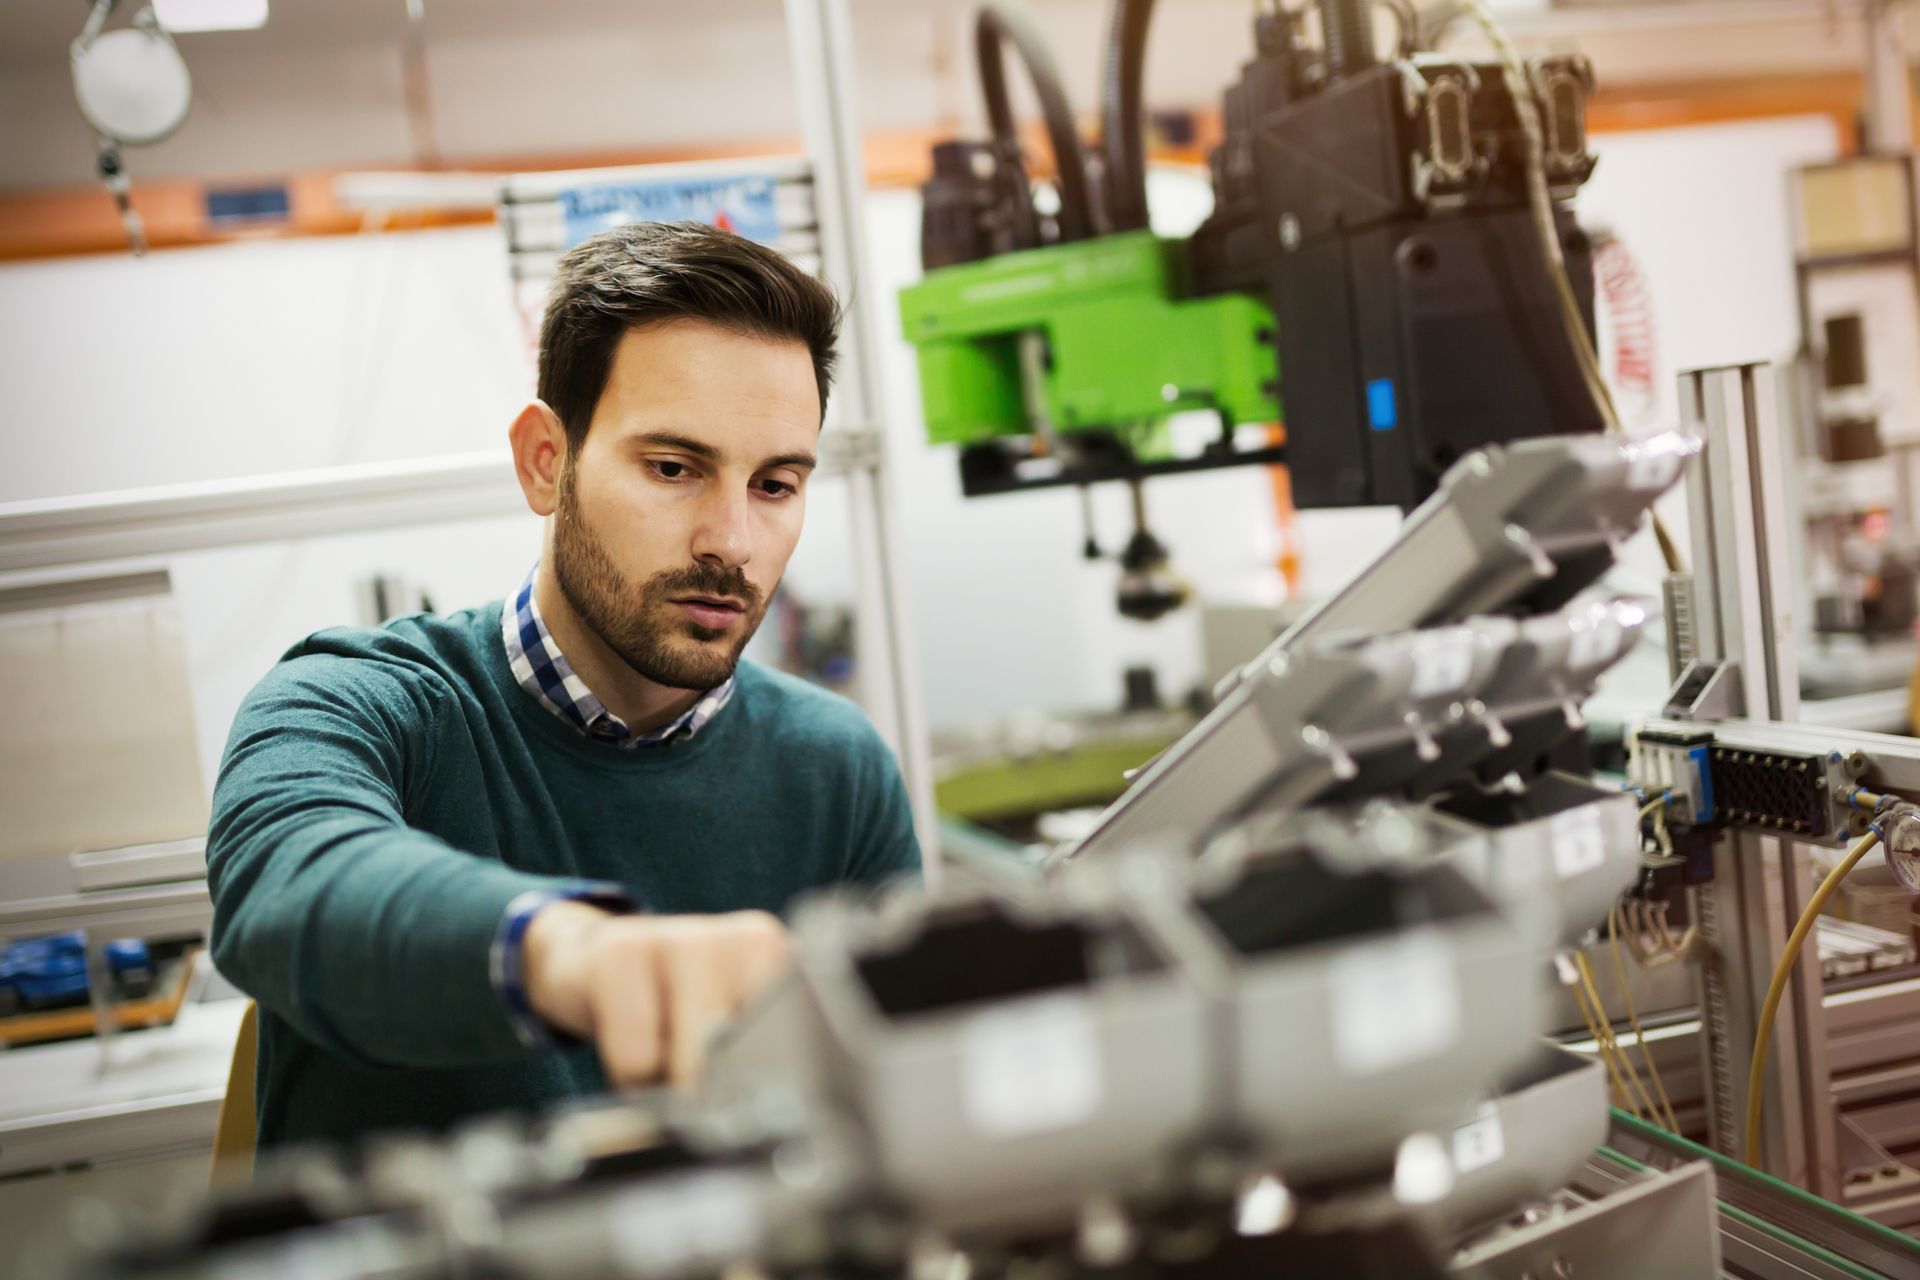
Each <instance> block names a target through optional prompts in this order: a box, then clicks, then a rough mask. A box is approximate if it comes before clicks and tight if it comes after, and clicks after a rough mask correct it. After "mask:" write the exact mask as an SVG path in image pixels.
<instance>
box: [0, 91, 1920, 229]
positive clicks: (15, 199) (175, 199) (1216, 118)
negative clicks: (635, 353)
mask: <svg viewBox="0 0 1920 1280" xmlns="http://www.w3.org/2000/svg"><path fill="white" fill-rule="evenodd" d="M1862 92H1863V88H1862V85H1861V80H1860V77H1859V76H1858V75H1854V74H1846V73H1842V74H1833V75H1813V76H1797V77H1796V76H1784V77H1783V76H1769V77H1752V78H1748V79H1740V80H1716V81H1703V82H1697V83H1685V84H1666V85H1630V86H1625V87H1621V88H1614V89H1605V90H1602V91H1601V92H1600V93H1598V94H1597V95H1595V97H1594V99H1593V101H1592V103H1591V104H1590V108H1589V111H1588V123H1589V127H1590V128H1591V129H1592V130H1593V131H1594V132H1596V133H1606V132H1618V131H1623V130H1633V129H1664V128H1674V127H1678V126H1683V125H1699V124H1720V123H1726V122H1729V121H1734V120H1754V119H1766V118H1772V117H1779V116H1789V115H1825V116H1829V117H1831V118H1832V119H1833V120H1834V122H1835V124H1836V126H1837V128H1838V130H1839V134H1840V137H1841V138H1842V139H1843V140H1844V141H1843V146H1845V147H1848V148H1850V147H1851V145H1852V140H1853V138H1854V136H1855V123H1856V113H1857V110H1858V104H1859V103H1860V102H1861V101H1862ZM1916 115H1917V117H1920V113H1916ZM1191 119H1192V124H1193V133H1194V138H1195V141H1194V143H1193V144H1192V145H1190V146H1186V147H1180V148H1171V147H1161V148H1156V152H1155V154H1156V156H1158V157H1159V158H1160V159H1162V160H1165V161H1172V162H1184V163H1190V164H1195V165H1204V164H1205V161H1206V153H1207V151H1208V149H1209V148H1210V147H1211V146H1212V145H1213V144H1214V142H1215V141H1217V139H1218V138H1219V135H1220V128H1221V124H1220V113H1219V110H1218V108H1216V107H1207V108H1202V109H1200V110H1197V111H1195V112H1193V113H1192V117H1191ZM949 132H950V131H949V130H943V129H920V130H908V131H901V132H891V133H875V134H869V135H868V136H867V138H866V141H865V151H866V168H867V181H868V183H869V185H871V186H873V187H879V188H886V187H910V186H917V185H918V184H919V183H921V182H923V181H925V179H926V176H927V172H928V154H927V153H928V149H929V147H930V146H931V145H932V143H933V142H934V141H935V140H936V139H937V138H939V137H942V136H946V135H947V134H948V133H949ZM1030 142H1031V150H1032V152H1033V154H1035V155H1036V156H1037V157H1039V158H1040V159H1039V161H1038V165H1039V166H1040V167H1042V168H1044V167H1045V164H1046V163H1047V148H1046V145H1045V142H1044V137H1043V135H1042V134H1041V132H1040V130H1039V128H1038V126H1035V127H1034V128H1033V129H1032V130H1031V131H1030ZM800 149H801V148H800V143H799V140H798V139H795V138H772V139H758V140H745V141H740V142H736V143H731V144H724V145H702V146H698V147H693V146H684V147H660V148H650V149H646V150H638V151H621V152H586V153H573V154H564V155H553V154H549V155H540V156H497V157H487V158H482V159H475V160H472V161H469V162H466V163H463V164H461V165H460V166H459V168H460V169H462V170H468V171H478V172H497V173H519V172H532V171H538V170H553V169H578V168H601V167H610V166H617V165H633V164H654V163H669V162H673V161H681V160H691V159H709V158H713V157H718V156H743V157H744V156H761V155H783V154H794V153H796V152H798V151H799V150H800ZM137 164H138V160H137V157H136V159H135V165H136V168H137ZM339 172H343V171H306V172H301V173H296V174H292V175H272V176H267V177H262V178H260V179H258V180H256V181H249V180H247V179H245V178H232V179H222V180H218V181H203V180H172V181H168V180H155V181H141V180H139V179H138V178H137V177H136V179H135V181H134V184H133V205H134V208H135V209H137V210H138V211H139V213H140V215H141V217H142V219H143V220H144V222H145V224H146V233H147V238H148V241H149V243H150V244H151V245H152V246H153V247H154V248H156V249H165V248H175V247H181V246H187V245H203V244H218V243H223V242H227V241H231V240H239V239H247V238H258V237H279V236H312V235H343V234H350V233H353V232H357V231H361V230H365V229H367V228H368V226H369V225H370V220H369V218H368V217H367V216H366V215H364V214H362V213H360V212H358V211H355V210H352V209H347V208H343V207H342V206H341V205H340V203H339V201H338V199H337V198H336V197H335V195H334V192H333V180H334V178H335V177H337V176H338V173H339ZM276 183H284V184H285V185H286V187H287V195H288V206H289V209H288V214H287V216H286V217H285V218H284V219H275V220H272V221H263V222H259V223H247V222H237V223H228V224H217V223H214V222H212V221H210V220H209V219H208V217H207V213H206V196H207V193H208V191H209V190H228V189H244V188H246V187H249V186H265V185H272V184H276ZM492 217H493V215H492V213H491V211H487V210H475V209H432V208H423V209H418V210H408V211H401V212H397V213H394V214H391V215H384V216H382V217H381V218H380V219H379V220H378V223H377V225H378V226H379V227H380V228H382V229H386V230H408V229H416V228H425V227H447V226H461V225H472V224H481V223H486V222H490V221H491V220H492ZM125 250H126V237H125V234H124V232H123V231H122V229H121V226H120V220H119V217H118V215H117V213H116V212H115V210H114V207H113V202H112V200H111V199H110V198H109V197H108V196H107V194H106V192H105V191H104V190H103V189H102V188H100V187H98V186H93V185H88V186H82V187H67V188H61V189H54V190H45V191H26V192H20V193H16V194H13V195H6V196H0V260H9V259H15V260H17V259H22V258H38V257H54V256H64V255H70V254H87V253H121V252H125Z"/></svg>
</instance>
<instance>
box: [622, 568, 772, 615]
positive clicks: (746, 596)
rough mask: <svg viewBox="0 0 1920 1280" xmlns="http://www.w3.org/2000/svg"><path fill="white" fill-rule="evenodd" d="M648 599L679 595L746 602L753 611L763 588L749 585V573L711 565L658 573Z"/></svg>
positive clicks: (648, 589) (649, 581)
mask: <svg viewBox="0 0 1920 1280" xmlns="http://www.w3.org/2000/svg"><path fill="white" fill-rule="evenodd" d="M646 595H647V596H648V597H649V598H650V599H655V600H658V599H664V598H671V597H672V596H676V595H698V596H724V597H730V598H732V599H735V600H739V601H742V602H744V603H745V604H746V606H747V607H748V608H749V609H754V608H758V607H759V605H760V588H759V587H756V586H754V585H753V583H752V582H750V581H748V579H747V575H746V573H745V572H743V571H742V570H741V569H739V568H738V567H735V568H732V569H722V568H719V567H717V566H715V565H710V564H695V565H689V566H688V567H686V568H685V569H668V570H666V571H665V572H663V573H656V574H654V575H653V576H652V577H651V578H649V579H647V586H646Z"/></svg>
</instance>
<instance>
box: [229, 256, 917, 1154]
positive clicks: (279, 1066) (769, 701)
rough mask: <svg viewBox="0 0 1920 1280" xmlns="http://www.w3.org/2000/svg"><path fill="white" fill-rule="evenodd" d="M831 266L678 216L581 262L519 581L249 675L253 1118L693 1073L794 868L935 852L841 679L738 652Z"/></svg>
mask: <svg viewBox="0 0 1920 1280" xmlns="http://www.w3.org/2000/svg"><path fill="white" fill-rule="evenodd" d="M837 327H838V311H837V308H836V306H835V303H834V300H833V297H832V295H831V293H829V292H828V290H827V289H826V288H825V286H823V285H822V284H821V283H820V282H819V281H817V280H815V279H814V278H813V277H811V276H809V275H807V274H806V273H805V272H803V271H801V270H800V269H799V268H798V267H796V266H794V265H793V264H792V263H791V262H789V261H787V259H785V258H784V257H782V256H781V255H780V254H778V253H776V252H774V251H773V250H770V249H767V248H764V247H762V246H759V245H756V244H753V243H752V242H750V241H747V240H743V239H740V238H739V237H737V236H733V235H729V234H727V233H725V232H720V231H716V230H713V229H711V228H707V227H701V226H698V225H695V224H692V223H674V224H659V223H652V224H637V225H632V226H627V227H621V228H618V229H616V230H613V231H609V232H606V233H603V234H601V235H598V236H595V237H593V238H592V239H591V240H588V241H586V242H585V243H583V244H581V245H579V246H578V247H576V248H575V249H573V250H572V251H571V252H570V253H568V254H567V255H566V256H565V257H564V258H563V259H562V260H561V263H560V267H559V273H558V276H557V278H556V280H555V282H554V286H553V292H552V297H551V299H550V301H549V304H548V309H547V314H546V319H545V322H544V324H543V326H542V330H541V344H540V357H539V387H538V393H539V397H540V398H539V399H538V400H537V401H535V402H534V403H532V404H529V405H528V406H527V407H526V408H525V409H524V410H522V411H521V413H520V416H519V417H518V418H517V419H515V421H514V423H513V427H512V430H511V432H510V438H511V441H512V445H513V457H514V465H515V467H516V469H517V471H518V473H519V478H520V486H521V489H522V491H523V492H524V493H525V495H526V500H527V505H528V506H529V507H530V508H531V509H532V510H533V511H534V512H535V513H536V514H538V515H540V516H542V517H544V518H545V521H546V524H545V531H544V534H543V544H542V551H541V556H540V559H539V561H538V563H537V564H536V565H535V567H534V570H533V572H532V573H531V574H530V575H529V576H528V578H527V579H526V582H525V583H524V585H522V586H521V587H520V589H519V590H518V591H517V592H516V593H515V594H514V595H511V596H509V597H508V598H507V599H506V600H505V601H503V602H499V603H495V604H490V605H486V606H483V607H481V608H478V609H473V610H469V611H467V612H464V613H457V614H454V615H452V616H450V617H447V618H436V617H432V616H427V615H421V616H416V617H410V618H402V619H400V620H398V621H395V622H392V623H389V624H388V625H386V626H385V627H382V628H379V629H377V630H361V629H345V628H342V629H335V630H329V631H322V632H320V633H318V634H317V635H314V636H310V637H309V638H308V639H306V640H304V641H302V642H301V643H300V644H298V645H296V646H295V647H294V648H293V649H292V650H291V651H290V652H289V653H288V654H287V656H286V657H285V658H284V659H283V660H282V661H281V663H280V664H279V665H278V666H277V667H275V668H274V669H273V671H272V672H270V673H269V674H268V675H267V676H266V678H265V679H264V680H262V681H261V682H260V684H259V685H258V686H257V687H256V688H255V689H254V690H253V692H252V693H251V694H250V695H249V696H248V698H247V700H246V703H245V705H243V706H242V707H241V709H240V713H239V715H238V717H237V718H236V720H235V722H234V726H233V731H232V735H231V737H230V739H229V742H228V745H227V754H226V759H225V761H224V762H223V764H222V766H221V771H220V780H219V784H218V786H217V787H216V789H215V793H214V813H213V821H212V826H211V829H210V833H209V837H208V845H207V869H208V878H209V881H210V883H211V884H212V887H213V898H214V927H213V946H214V956H215V959H216V961H217V962H218V964H219V966H220V968H221V970H222V971H223V972H224V973H226V974H227V975H228V976H229V977H231V978H232V979H233V980H234V981H235V982H236V983H238V984H239V985H240V986H241V987H242V988H243V989H245V990H246V991H247V992H249V993H250V994H251V995H253V996H254V998H255V999H256V1000H257V1001H258V1002H259V1004H260V1008H261V1011H262V1016H261V1024H260V1057H259V1076H258V1081H259V1083H258V1090H257V1093H258V1101H259V1132H260V1141H261V1143H262V1145H270V1144H278V1143H284V1142H289V1141H294V1140H303V1139H311V1138H330V1139H344V1138H351V1137H354V1136H356V1135H359V1134H361V1133H364V1132H367V1131H369V1130H373V1129H380V1128H387V1127H393V1126H406V1127H429V1128H437V1127H443V1126H445V1125H448V1124H451V1123H453V1122H454V1121H456V1120H458V1119H460V1118H462V1117H465V1116H469V1115H473V1114H477V1113H481V1112H486V1111H493V1110H499V1109H504V1108H523V1109H524V1108H532V1107H537V1106H540V1105H542V1104H546V1103H551V1102H556V1101H559V1100H562V1099H565V1098H568V1097H572V1096H576V1095H580V1094H583V1093H589V1092H595V1091H599V1090H600V1089H602V1088H604V1087H605V1086H606V1085H607V1084H609V1083H611V1084H612V1085H615V1086H620V1085H630V1084H640V1083H648V1082H653V1081H659V1080H667V1081H672V1082H679V1083H684V1082H688V1081H691V1080H692V1079H693V1078H694V1077H695V1076H696V1075H697V1073H698V1071H699V1069H700V1064H701V1058H702V1055H703V1053H704V1050H705V1047H706V1043H707V1040H708V1038H709V1036H710V1035H711V1033H712V1032H713V1030H714V1029H715V1027H716V1026H717V1025H718V1024H719V1023H720V1022H721V1021H722V1020H723V1019H724V1018H726V1017H727V1016H728V1015H729V1014H730V1013H731V1012H732V1011H734V1010H735V1009H736V1008H738V1007H739V1005H740V1004H741V1003H742V1002H743V1001H745V1000H746V999H748V998H749V997H750V996H752V995H753V994H754V993H755V992H756V991H757V990H758V989H760V988H761V987H762V986H764V985H765V984H766V983H767V982H768V981H769V980H770V979H771V978H773V977H774V976H775V975H777V974H778V973H779V972H780V970H781V968H782V966H783V963H784V960H785V947H786V943H785V934H784V931H783V929H782V926H781V925H780V923H779V921H778V919H777V916H778V913H780V912H781V911H783V910H784V909H785V908H786V907H787V906H788V905H789V904H790V903H791V902H792V901H793V899H794V898H795V897H796V896H797V895H799V894H801V893H803V892H804V891H806V890H808V889H812V888H815V887H817V886H821V885H826V884H831V883H836V882H859V883H872V882H875V881H878V880H880V879H882V878H884V877H887V876H890V875H893V874H895V873H898V872H902V871H908V870H911V869H914V868H917V866H918V865H919V852H918V849H917V848H916V846H915V844H914V838H913V829H912V823H911V819H910V816H909V812H908V807H907V801H906V796H905V793H904V791H903V790H902V787H901V784H900V778H899V772H898V769H897V767H896V765H895V763H894V760H893V757H892V755H891V754H890V753H889V751H888V750H887V748H886V747H885V745H884V744H883V743H882V742H881V741H880V739H879V738H878V736H877V735H876V734H875V733H874V731H873V729H872V727H871V726H870V725H869V724H868V723H867V721H866V720H865V718H864V717H863V716H862V715H861V714H860V712H859V711H858V710H856V709H855V708H854V707H853V706H852V705H851V704H850V703H847V702H846V701H844V700H842V699H840V698H837V697H834V696H833V695H831V694H828V693H825V692H823V691H820V690H817V689H815V688H813V687H812V686H810V685H807V684H805V683H803V682H801V681H798V680H794V679H791V678H789V677H787V676H784V675H780V674H777V673H774V672H771V671H767V670H764V669H762V668H760V667H757V666H755V665H754V664H752V663H742V662H740V661H739V658H740V651H741V649H742V648H743V647H744V646H745V645H746V643H747V640H748V638H749V637H750V636H752V634H753V632H754V629H755V628H756V627H757V626H758V625H759V624H760V621H761V618H762V617H763V616H764V614H765V612H766V608H767V603H768V601H769V600H770V599H771V598H772V595H773V593H774V590H775V588H776V587H777V586H778V585H779V582H780V575H781V573H782V571H783V570H784V569H785V567H786V563H787V558H788V556H790V555H791V554H792V552H793V548H794V544H795V542H796V540H797V539H798V538H799V536H800V525H801V517H802V513H803V512H804V510H805V503H806V490H807V481H808V477H809V475H810V473H811V472H812V471H813V469H814V464H815V456H816V452H817V442H818V438H819V432H820V425H821V417H822V414H823V413H824V411H825V407H826V398H827V390H828V383H829V379H830V376H831V373H832V366H833V358H834V342H835V339H836V334H837Z"/></svg>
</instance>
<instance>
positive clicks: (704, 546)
mask: <svg viewBox="0 0 1920 1280" xmlns="http://www.w3.org/2000/svg"><path fill="white" fill-rule="evenodd" d="M718 488H719V486H716V489H718ZM729 488H731V486H729ZM748 501H749V499H748V497H747V493H746V490H745V487H744V486H742V487H741V488H739V489H736V490H733V491H731V492H726V491H721V492H715V493H714V494H712V495H711V496H710V497H709V498H708V499H707V501H706V502H704V503H703V504H702V505H701V511H700V518H699V520H698V521H697V522H696V523H695V524H694V529H693V546H692V548H691V550H692V552H693V558H694V559H695V560H698V561H699V562H700V563H702V564H705V565H711V566H713V567H714V568H716V569H738V568H740V567H742V566H743V565H745V564H746V563H747V561H748V560H750V559H751V558H752V557H753V538H752V528H751V525H750V522H749V510H748V507H747V503H748Z"/></svg>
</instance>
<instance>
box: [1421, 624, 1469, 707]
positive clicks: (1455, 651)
mask: <svg viewBox="0 0 1920 1280" xmlns="http://www.w3.org/2000/svg"><path fill="white" fill-rule="evenodd" d="M1473 648H1474V645H1473V633H1472V632H1469V631H1450V632H1442V633H1441V634H1439V635H1436V636H1428V637H1423V638H1422V639H1421V640H1420V642H1419V643H1418V644H1416V645H1414V647H1413V686H1412V690H1413V696H1414V697H1416V698H1431V697H1434V696H1435V695H1437V694H1442V693H1457V692H1458V691H1459V690H1460V687H1461V686H1462V685H1464V684H1466V682H1467V678H1468V677H1469V676H1471V675H1472V674H1473Z"/></svg>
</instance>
